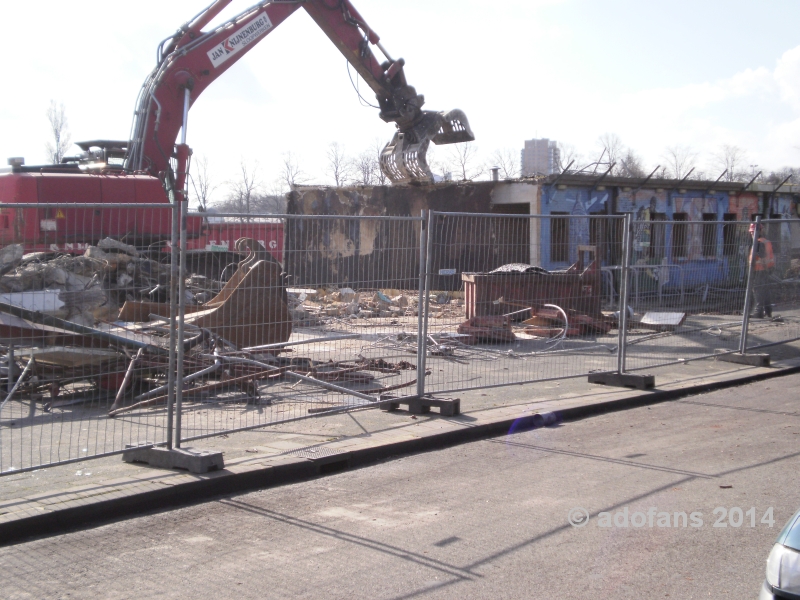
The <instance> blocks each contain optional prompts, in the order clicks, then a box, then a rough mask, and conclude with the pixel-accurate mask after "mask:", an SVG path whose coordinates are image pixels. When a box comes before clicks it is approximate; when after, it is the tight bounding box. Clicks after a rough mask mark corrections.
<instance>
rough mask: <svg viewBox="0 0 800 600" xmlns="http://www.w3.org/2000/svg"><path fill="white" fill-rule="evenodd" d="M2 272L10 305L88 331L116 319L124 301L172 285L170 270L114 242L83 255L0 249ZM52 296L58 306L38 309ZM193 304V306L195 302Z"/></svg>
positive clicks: (0, 288) (1, 285)
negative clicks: (66, 322)
mask: <svg viewBox="0 0 800 600" xmlns="http://www.w3.org/2000/svg"><path fill="white" fill-rule="evenodd" d="M156 256H157V257H158V258H160V256H158V254H156ZM165 258H166V257H165ZM8 267H10V268H8ZM4 269H5V272H4V273H3V270H4ZM0 273H2V276H0V294H5V295H6V298H5V301H7V302H8V303H9V304H13V305H15V306H20V307H22V308H29V309H30V310H36V311H41V312H46V313H48V314H52V315H54V316H56V317H58V318H61V319H64V320H66V321H72V322H74V323H78V324H80V325H86V326H89V327H91V326H94V325H95V324H97V323H98V322H99V321H111V320H114V319H116V316H117V311H118V310H119V308H120V307H121V306H122V304H124V302H125V301H126V300H128V299H136V298H146V297H150V294H151V292H152V291H153V290H154V289H167V287H168V286H167V284H168V282H169V265H165V264H161V263H159V262H157V261H155V260H151V259H148V258H145V257H143V256H141V255H140V253H139V252H137V251H136V249H135V248H133V247H132V246H129V245H127V244H123V243H121V242H118V241H116V240H112V239H110V238H106V239H104V240H101V241H100V242H99V243H98V245H97V246H89V247H88V248H87V249H86V251H85V252H84V254H83V256H75V255H70V254H56V253H46V252H34V253H30V254H25V255H23V249H22V246H21V245H19V244H12V245H9V246H6V247H5V248H3V249H2V250H0ZM159 286H161V287H159ZM54 295H55V296H54ZM51 296H52V297H57V299H58V301H59V304H58V305H57V304H55V303H54V302H53V301H52V300H48V301H47V306H40V304H41V302H42V301H43V298H45V297H48V298H49V297H51ZM190 303H191V304H194V303H195V300H194V297H192V298H191V300H190Z"/></svg>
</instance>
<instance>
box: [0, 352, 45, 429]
mask: <svg viewBox="0 0 800 600" xmlns="http://www.w3.org/2000/svg"><path fill="white" fill-rule="evenodd" d="M34 364H36V361H35V360H34V358H33V356H31V357H30V359H29V360H28V364H27V365H25V368H24V369H23V370H22V373H20V375H19V378H18V379H17V381H16V382H15V383H14V387H12V388H11V390H10V391H9V392H8V396H6V399H5V400H3V403H2V404H0V411H1V410H3V407H4V406H5V405H6V402H8V401H9V400H11V398H12V397H13V396H14V394H15V393H16V391H17V388H18V387H19V386H20V384H21V383H22V380H23V379H25V377H26V376H27V374H28V372H29V371H30V370H31V368H32V367H33V365H34ZM0 431H2V430H0Z"/></svg>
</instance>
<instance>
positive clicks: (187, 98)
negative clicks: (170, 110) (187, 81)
mask: <svg viewBox="0 0 800 600" xmlns="http://www.w3.org/2000/svg"><path fill="white" fill-rule="evenodd" d="M191 94H192V91H191V90H190V89H189V88H188V87H186V88H183V125H181V144H184V145H185V144H186V127H187V126H188V125H189V105H190V104H191V99H192V96H191Z"/></svg>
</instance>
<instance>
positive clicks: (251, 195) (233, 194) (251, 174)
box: [222, 159, 260, 214]
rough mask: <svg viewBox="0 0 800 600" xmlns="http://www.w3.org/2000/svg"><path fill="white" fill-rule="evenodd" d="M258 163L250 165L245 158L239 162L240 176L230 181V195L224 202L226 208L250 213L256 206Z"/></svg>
mask: <svg viewBox="0 0 800 600" xmlns="http://www.w3.org/2000/svg"><path fill="white" fill-rule="evenodd" d="M259 187H260V183H259V181H258V163H257V162H254V163H253V164H252V165H248V164H247V162H245V160H244V159H242V160H241V161H240V162H239V176H238V177H237V178H236V179H232V180H230V181H228V197H227V198H226V200H225V202H223V203H222V207H223V208H224V210H227V211H230V212H237V213H246V214H249V213H250V212H251V211H252V209H253V208H255V202H254V200H255V199H256V197H257V196H258V194H259V192H258V188H259Z"/></svg>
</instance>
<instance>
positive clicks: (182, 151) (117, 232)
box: [0, 0, 474, 250]
mask: <svg viewBox="0 0 800 600" xmlns="http://www.w3.org/2000/svg"><path fill="white" fill-rule="evenodd" d="M230 2H231V0H217V1H216V2H214V3H213V4H211V6H209V7H208V8H207V9H205V10H204V11H202V12H201V13H200V14H198V15H197V16H196V17H195V18H193V19H192V20H191V21H189V22H188V23H186V24H185V25H183V26H181V28H180V29H179V30H178V31H177V32H176V33H175V35H173V36H171V37H170V38H168V39H166V40H164V41H163V42H162V43H161V45H160V47H159V52H158V64H157V66H156V68H155V69H154V70H153V72H152V73H150V75H149V76H148V78H147V79H146V81H145V83H144V85H143V86H142V90H141V92H140V94H139V98H138V101H137V105H136V112H135V116H134V122H133V127H132V132H131V139H130V141H129V142H116V141H108V140H96V141H92V142H85V143H80V144H78V145H79V146H80V147H81V149H82V150H83V153H82V154H81V155H80V156H78V157H70V158H67V159H65V162H64V164H60V165H50V166H43V167H40V166H25V165H24V164H23V163H22V161H19V160H17V161H16V162H14V159H12V160H10V161H9V162H10V164H11V169H9V170H8V172H6V173H0V203H29V204H35V203H60V204H70V203H90V204H103V203H132V204H137V203H149V204H161V203H163V204H166V203H168V202H180V201H181V200H183V199H185V196H186V192H185V190H186V178H187V174H188V170H189V162H190V155H191V151H190V149H189V146H187V145H186V127H187V119H188V113H189V109H190V108H191V106H192V104H193V103H194V101H195V100H196V99H197V98H198V96H199V95H200V94H201V93H202V92H203V90H205V89H206V87H208V86H209V85H210V84H211V83H212V82H213V81H215V80H216V79H217V78H218V77H219V76H220V75H222V73H224V72H225V71H226V70H227V69H228V68H230V67H231V66H232V65H233V64H234V63H235V62H236V61H237V60H239V59H241V58H242V57H243V56H244V55H245V54H246V53H247V52H249V51H250V50H251V49H252V48H253V47H254V46H255V45H256V44H257V43H258V42H260V41H261V40H262V39H264V38H265V37H266V35H267V34H269V33H270V32H271V31H272V30H273V29H275V27H277V26H278V25H280V24H281V23H282V22H283V21H284V20H285V19H286V18H287V17H289V16H290V15H291V14H292V13H293V12H294V11H296V10H297V9H298V8H300V7H302V8H303V9H305V10H306V12H308V14H309V15H310V16H311V17H312V19H314V21H315V22H316V23H317V24H318V25H319V26H320V28H321V29H322V30H323V31H324V32H325V34H326V35H327V36H328V37H329V38H330V39H331V41H333V43H334V45H336V47H337V48H338V49H339V50H340V51H341V52H342V54H344V56H345V57H346V58H347V60H348V62H349V63H350V64H351V65H352V66H353V67H354V68H355V70H356V71H357V72H358V74H359V75H360V76H361V77H362V78H363V79H364V80H365V81H366V83H367V84H368V85H369V86H370V87H371V88H372V90H373V91H374V92H375V95H376V98H377V101H378V105H379V107H380V117H381V119H383V120H384V121H386V122H393V123H395V124H396V126H397V132H396V133H395V135H394V137H393V139H392V140H391V141H390V142H389V143H388V144H387V145H386V146H385V148H384V149H383V151H382V153H381V168H382V169H383V171H384V173H386V175H387V177H388V178H389V179H391V180H392V181H393V182H396V183H402V182H409V181H425V180H431V179H432V174H431V171H430V168H429V167H428V165H427V162H426V160H425V154H426V152H427V149H428V145H429V144H430V142H434V143H435V144H450V143H457V142H465V141H471V140H473V139H474V136H473V135H472V131H471V130H470V127H469V124H468V122H467V119H466V116H465V115H464V113H463V112H462V111H460V110H453V111H450V112H449V113H440V112H434V111H423V110H422V105H423V103H424V101H425V100H424V97H423V96H422V95H420V94H417V93H416V90H415V89H414V88H413V87H412V86H410V85H408V83H407V82H406V78H405V74H404V72H403V66H404V64H405V63H404V61H403V59H402V58H398V59H396V60H395V59H393V58H391V57H390V56H389V54H388V52H387V51H386V50H385V49H384V48H383V46H382V45H381V43H380V37H379V36H378V35H377V34H376V33H375V31H373V30H372V28H370V27H369V26H368V25H367V24H366V22H365V21H364V19H363V18H362V17H361V15H360V14H359V13H358V11H357V10H356V9H355V8H354V7H353V5H352V4H351V3H350V1H349V0H273V1H272V2H259V3H258V4H256V5H255V6H252V7H251V8H248V9H247V10H245V11H244V12H242V13H240V14H239V15H237V16H236V17H234V18H232V19H230V20H228V21H226V22H225V23H223V24H221V25H219V26H217V27H215V28H213V29H212V30H210V31H202V29H203V27H205V26H206V25H208V24H209V23H210V22H211V20H213V19H214V18H215V17H216V16H217V15H218V14H219V13H220V12H221V11H222V10H223V9H224V8H225V7H226V6H227V5H228V4H230ZM373 46H374V47H377V48H378V49H379V50H380V51H381V53H382V54H383V55H384V57H385V60H383V61H379V60H378V59H377V58H376V57H375V55H374V54H373V52H372V47H373ZM179 132H180V133H181V140H180V143H178V144H176V143H175V142H176V140H177V137H178V133H179ZM125 210H130V211H131V212H130V214H127V215H124V216H123V217H122V218H121V217H120V216H119V215H118V214H114V215H113V216H111V217H106V216H104V215H103V213H104V212H109V211H102V210H98V209H97V208H96V207H94V208H92V209H89V208H87V209H77V208H70V207H66V206H65V207H64V209H63V210H62V209H56V211H55V213H56V214H51V213H52V212H53V211H52V209H36V208H32V209H21V210H16V209H8V208H4V209H0V243H8V242H10V241H12V240H13V241H17V242H20V241H22V242H24V243H25V244H26V246H32V247H33V248H37V249H39V248H41V249H51V248H53V249H59V250H64V249H68V247H67V246H66V244H71V245H72V247H73V248H74V249H75V250H77V249H78V248H77V247H76V244H83V245H87V244H90V243H92V242H93V241H96V239H97V238H98V236H120V237H122V236H125V237H126V239H127V240H128V241H129V243H151V242H152V241H155V240H164V239H168V238H169V237H170V233H171V227H172V225H171V218H170V216H169V215H165V218H153V215H152V211H151V212H150V213H147V211H145V210H137V209H135V208H134V209H125ZM48 211H49V212H48ZM166 212H169V211H165V213H166ZM21 213H22V214H21ZM187 230H188V234H189V237H193V236H197V235H198V234H199V233H200V231H201V222H200V220H199V219H194V220H189V222H188V223H187ZM26 249H27V248H26Z"/></svg>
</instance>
